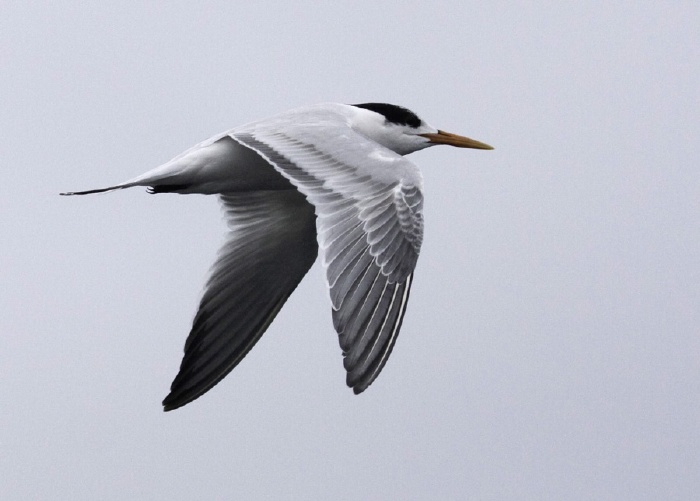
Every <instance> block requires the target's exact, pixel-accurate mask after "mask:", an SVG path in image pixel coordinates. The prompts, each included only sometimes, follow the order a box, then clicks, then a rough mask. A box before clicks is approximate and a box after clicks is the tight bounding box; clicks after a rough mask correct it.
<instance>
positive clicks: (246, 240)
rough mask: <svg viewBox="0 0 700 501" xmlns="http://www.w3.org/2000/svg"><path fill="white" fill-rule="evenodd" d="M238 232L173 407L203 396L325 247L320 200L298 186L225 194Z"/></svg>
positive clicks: (203, 311) (227, 247)
mask: <svg viewBox="0 0 700 501" xmlns="http://www.w3.org/2000/svg"><path fill="white" fill-rule="evenodd" d="M221 201H222V203H223V208H224V211H225V214H226V219H227V223H228V225H229V227H230V228H231V232H230V234H229V237H228V239H227V241H226V243H225V244H224V246H223V248H222V249H221V250H220V252H219V258H218V259H217V261H216V263H215V264H214V267H213V269H212V274H211V277H210V278H209V281H208V282H207V285H206V290H205V292H204V296H203V297H202V300H201V303H200V305H199V311H198V312H197V315H196V317H195V319H194V322H193V325H192V331H191V333H190V335H189V337H188V338H187V342H186V343H185V356H184V358H183V359H182V364H181V366H180V372H179V373H178V375H177V377H176V378H175V380H174V381H173V383H172V386H171V390H170V394H169V395H168V396H167V397H166V398H165V400H164V401H163V405H164V407H165V410H166V411H168V410H172V409H176V408H178V407H181V406H183V405H185V404H187V403H188V402H191V401H192V400H194V399H196V398H198V397H199V396H201V395H202V394H204V393H205V392H207V391H208V390H209V389H211V387H212V386H214V385H215V384H217V383H218V382H219V381H221V379H223V378H224V377H225V376H226V375H227V374H228V373H229V372H230V371H231V370H233V368H234V367H236V365H238V363H239V362H240V361H241V360H242V359H243V357H244V356H245V355H246V354H247V353H248V351H249V350H250V349H251V348H252V347H253V346H254V345H255V343H256V342H257V341H258V339H260V336H262V334H263V333H264V332H265V330H266V329H267V327H268V326H269V325H270V323H271V322H272V320H273V319H274V318H275V315H277V313H278V312H279V310H280V308H282V305H283V304H284V302H285V301H286V300H287V298H288V297H289V295H290V294H291V293H292V292H293V291H294V289H295V288H296V286H297V285H298V284H299V282H300V281H301V279H302V278H303V277H304V275H305V274H306V272H307V271H308V270H309V268H310V267H311V265H312V264H313V262H314V261H315V260H316V256H317V254H318V247H317V244H316V228H315V225H314V221H315V219H316V217H315V215H314V210H313V206H311V205H310V204H309V203H308V202H307V201H306V199H305V198H304V196H303V195H302V194H300V193H299V192H298V191H296V190H294V189H289V190H278V191H257V192H247V193H235V194H233V193H231V194H224V195H222V196H221Z"/></svg>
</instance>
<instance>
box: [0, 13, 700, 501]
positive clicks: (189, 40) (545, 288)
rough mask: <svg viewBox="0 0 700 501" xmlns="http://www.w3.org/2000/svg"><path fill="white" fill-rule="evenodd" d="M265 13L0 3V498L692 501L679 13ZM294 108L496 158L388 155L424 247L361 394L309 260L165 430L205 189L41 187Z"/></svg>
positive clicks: (689, 128) (209, 243)
mask: <svg viewBox="0 0 700 501" xmlns="http://www.w3.org/2000/svg"><path fill="white" fill-rule="evenodd" d="M7 4H9V5H7ZM281 4H282V3H281V2H279V5H278V3H277V2H274V3H265V2H262V3H259V2H235V1H226V2H200V3H197V4H196V6H195V4H193V3H191V2H178V3H174V4H173V3H171V4H168V5H166V4H161V5H159V4H157V3H155V2H152V3H148V4H146V3H145V2H144V3H141V2H138V3H130V4H125V3H117V4H115V5H111V4H108V3H106V2H100V3H97V2H95V5H92V6H86V5H85V4H84V3H83V2H73V3H71V2H51V3H48V2H47V3H41V2H6V4H4V5H3V7H2V9H0V11H1V12H0V14H2V15H0V58H1V59H0V62H1V65H0V66H1V67H2V72H1V74H0V96H2V112H1V113H0V132H1V133H2V141H1V142H0V162H2V180H3V182H2V183H1V184H0V194H1V195H0V209H1V211H2V212H1V213H2V216H1V217H0V232H1V233H0V239H1V241H2V245H0V263H2V264H1V265H0V266H1V268H0V269H1V270H2V283H3V284H2V285H3V286H2V288H0V312H1V315H0V332H1V333H2V335H1V336H0V374H1V376H2V377H1V381H2V384H0V402H1V403H2V404H1V405H0V450H1V451H2V453H1V454H0V478H1V479H2V481H0V498H2V499H30V498H31V499H164V498H168V499H265V498H268V499H269V498H278V499H281V498H285V499H353V500H354V499H430V498H432V499H460V498H461V499H517V500H522V499H533V500H534V499H537V500H542V499H552V500H559V499H582V500H583V499H690V498H691V497H693V496H695V495H697V492H698V491H699V490H700V474H698V472H699V471H700V336H699V335H698V334H699V332H700V313H699V312H698V311H699V308H698V306H699V304H700V224H699V220H700V170H699V168H698V160H699V159H700V141H698V137H699V136H700V114H699V113H698V111H699V110H700V32H699V31H698V26H700V7H699V6H698V3H697V2H682V1H678V2H658V3H654V2H618V3H617V5H611V3H610V2H581V3H580V4H579V5H571V4H570V3H561V2H560V3H555V2H531V3H522V4H515V3H511V2H486V3H484V2H478V3H472V4H469V3H465V2H456V1H455V2H405V1H402V2H395V3H386V2H347V3H333V4H331V3H330V2H329V3H327V4H320V3H316V2H293V3H292V2H289V3H288V4H285V6H282V7H280V5H281ZM640 4H643V5H640ZM117 5H118V6H117ZM321 101H340V102H345V103H356V102H366V101H386V102H390V103H395V104H400V105H404V106H407V107H409V108H411V109H413V110H414V111H416V112H417V113H418V114H419V115H420V116H421V117H422V118H424V119H425V120H426V121H428V122H429V123H431V124H433V125H435V126H437V127H439V128H442V129H445V130H448V131H452V132H455V133H459V134H464V135H467V136H470V137H474V138H476V139H479V140H482V141H485V142H487V143H490V144H493V145H494V146H495V147H496V150H495V151H493V152H483V151H465V150H458V149H454V148H448V147H442V148H431V149H429V150H426V151H423V152H419V153H417V154H414V155H412V156H411V158H412V160H413V161H415V162H416V163H418V164H419V165H420V166H421V167H422V170H423V173H424V176H425V197H426V203H425V211H426V213H425V218H426V233H425V241H424V245H423V250H422V254H421V258H420V260H419V262H418V268H417V272H416V278H415V282H414V287H413V291H412V294H411V301H410V304H409V308H408V313H407V314H406V318H405V321H404V324H403V329H402V332H401V336H400V338H399V340H398V343H397V345H396V347H395V349H394V352H393V354H392V357H391V359H390V361H389V363H388V364H387V366H386V367H385V369H384V371H383V373H382V374H381V376H380V377H379V379H378V380H377V381H376V382H375V383H374V385H373V386H372V387H371V388H370V389H369V390H368V391H367V392H365V393H364V394H362V395H361V396H354V395H353V394H352V392H351V391H350V390H349V389H347V388H346V387H345V384H344V381H345V379H344V378H345V373H344V370H343V367H342V357H341V354H340V349H339V347H338V343H337V339H336V336H335V333H334V331H333V327H332V323H331V315H330V307H329V299H328V296H327V292H326V290H325V284H324V279H323V276H322V272H321V269H320V267H319V265H318V264H317V265H315V266H314V268H312V270H311V272H310V273H309V275H308V276H307V278H306V279H305V280H304V281H303V282H302V284H301V285H300V286H299V288H298V289H297V291H296V292H295V294H294V295H293V296H292V298H291V299H290V300H289V302H288V303H287V305H286V306H285V307H284V309H283V310H282V312H281V313H280V315H279V316H278V318H277V319H276V321H275V322H274V323H273V325H272V326H271V328H270V329H269V331H268V332H267V334H266V335H265V336H264V337H263V338H262V340H261V341H260V342H259V343H258V345H257V346H256V347H255V349H254V350H253V351H252V352H251V353H250V354H249V355H248V356H247V357H246V359H245V360H244V361H243V362H242V363H241V364H240V366H239V367H238V368H237V369H236V370H235V371H234V372H233V373H232V374H230V375H229V376H228V377H227V378H226V379H225V380H224V381H223V382H222V383H221V384H219V385H218V386H217V387H215V388H214V389H213V390H212V391H211V392H209V393H208V394H206V395H205V396H204V397H202V398H201V399H199V400H197V401H195V402H194V403H192V404H190V405H188V406H186V407H184V408H182V409H180V410H177V411H175V412H171V413H167V414H164V413H163V412H162V410H161V405H160V402H161V400H162V398H163V397H164V396H165V395H166V394H167V391H168V389H169V386H170V383H171V380H172V378H173V377H174V376H175V374H176V373H177V369H178V367H179V364H180V360H181V353H182V347H183V344H184V341H185V338H186V336H187V333H188V331H189V327H190V323H191V321H192V318H193V315H194V313H195V309H196V306H197V303H198V299H199V295H200V293H201V291H202V287H203V284H204V280H205V278H206V275H207V271H208V268H209V266H210V265H211V264H212V262H213V259H214V256H215V254H216V250H217V248H218V246H219V245H220V243H221V242H222V241H223V235H224V229H225V226H224V224H223V222H222V220H221V216H220V212H219V208H218V205H217V202H216V200H215V198H213V197H203V196H177V195H159V196H150V195H147V194H146V193H145V191H144V190H138V189H135V190H128V191H124V192H118V193H111V194H106V195H100V196H92V197H82V198H61V197H59V196H58V195H57V194H58V192H60V191H66V190H78V189H89V188H97V187H102V186H105V185H109V184H111V183H114V182H119V181H123V180H125V179H128V178H130V177H132V176H134V175H137V174H140V173H142V172H144V171H146V170H148V169H150V168H152V167H154V166H156V165H158V164H160V163H163V162H165V161H167V160H169V159H170V158H171V157H173V156H175V155H177V154H178V153H180V152H181V151H183V150H185V149H186V148H188V147H190V146H191V145H193V144H195V143H197V142H199V141H200V140H203V139H206V138H207V137H208V136H210V135H213V134H215V133H217V132H220V131H222V130H225V129H228V128H231V127H233V126H236V125H239V124H242V123H245V122H248V121H251V120H255V119H259V118H263V117H266V116H269V115H273V114H275V113H278V112H281V111H284V110H286V109H289V108H292V107H296V106H300V105H304V104H311V103H316V102H321Z"/></svg>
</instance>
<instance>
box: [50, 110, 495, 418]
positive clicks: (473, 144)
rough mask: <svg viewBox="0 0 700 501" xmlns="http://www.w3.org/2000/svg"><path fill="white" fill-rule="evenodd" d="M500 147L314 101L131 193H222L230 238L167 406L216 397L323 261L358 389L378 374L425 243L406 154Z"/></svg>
mask: <svg viewBox="0 0 700 501" xmlns="http://www.w3.org/2000/svg"><path fill="white" fill-rule="evenodd" d="M436 144H449V145H452V146H458V147H462V148H477V149H485V150H488V149H493V148H492V147H491V146H489V145H487V144H484V143H481V142H479V141H475V140H473V139H469V138H466V137H463V136H458V135H456V134H450V133H447V132H443V131H441V130H438V129H435V128H434V127H432V126H430V125H428V124H427V123H425V122H424V121H422V120H421V119H420V118H418V116H417V115H416V114H415V113H413V112H412V111H410V110H407V109H406V108H402V107H400V106H395V105H391V104H384V103H365V104H356V105H345V104H337V103H326V104H318V105H314V106H307V107H303V108H298V109H295V110H291V111H288V112H286V113H282V114H280V115H277V116H275V117H272V118H268V119H266V120H261V121H258V122H253V123H250V124H248V125H243V126H241V127H237V128H235V129H232V130H229V131H227V132H224V133H222V134H218V135H216V136H214V137H212V138H210V139H208V140H206V141H204V142H202V143H200V144H198V145H197V146H195V147H193V148H191V149H189V150H187V151H186V152H184V153H182V154H181V155H179V156H177V157H175V158H174V159H172V160H171V161H169V162H168V163H166V164H164V165H162V166H160V167H157V168H155V169H153V170H151V171H149V172H146V173H145V174H143V175H141V176H138V177H136V178H134V179H131V180H129V181H126V182H124V183H121V184H117V185H114V186H110V187H108V188H102V189H97V190H88V191H79V192H69V193H62V195H86V194H89V193H99V192H104V191H111V190H119V189H123V188H130V187H132V186H146V187H148V190H149V192H150V193H202V194H207V195H212V194H217V195H219V197H220V199H221V202H222V204H223V209H224V212H225V217H226V220H227V224H228V226H229V227H230V229H231V232H230V234H229V237H228V239H227V241H226V243H225V244H224V246H223V248H222V249H221V250H220V252H219V257H218V259H217V261H216V263H215V264H214V266H213V269H212V272H211V276H210V277H209V280H208V281H207V284H206V288H205V291H204V296H203V297H202V300H201V302H200V304H199V310H198V312H197V314H196V316H195V318H194V321H193V325H192V330H191V332H190V334H189V336H188V338H187V341H186V343H185V350H184V351H185V354H184V358H183V360H182V364H181V366H180V371H179V373H178V375H177V376H176V377H175V380H174V381H173V383H172V386H171V391H170V394H169V395H168V396H167V397H166V398H165V400H164V401H163V406H164V409H165V410H166V411H169V410H173V409H176V408H178V407H181V406H183V405H185V404H187V403H189V402H191V401H193V400H195V399H196V398H198V397H200V396H202V395H203V394H204V393H206V392H207V391H209V390H210V389H211V388H212V387H213V386H214V385H216V384H217V383H218V382H219V381H221V380H222V379H223V378H224V377H225V376H226V375H227V374H228V373H229V372H231V370H233V368H234V367H236V365H238V363H239V362H240V361H241V360H242V359H243V357H245V355H246V354H247V353H248V351H249V350H250V349H251V348H252V347H253V346H254V345H255V343H256V342H257V341H258V339H260V336H262V334H263V333H264V332H265V330H266V329H267V328H268V327H269V325H270V323H271V322H272V320H273V319H274V318H275V316H276V315H277V313H278V312H279V311H280V309H281V308H282V306H283V305H284V302H285V301H286V300H287V298H288V297H289V296H290V294H291V293H292V292H293V291H294V289H295V288H296V287H297V285H298V284H299V282H300V281H301V279H302V278H303V277H304V275H306V272H307V271H308V270H309V268H310V267H311V265H312V264H313V263H314V261H315V260H316V256H317V255H318V254H319V251H320V255H321V262H322V264H323V267H324V268H325V272H326V279H327V281H328V287H329V290H330V296H331V303H332V310H333V325H334V327H335V330H336V331H337V332H338V336H339V338H340V347H341V348H342V351H343V357H344V360H343V362H344V366H345V369H346V371H347V385H348V386H349V387H351V388H352V389H353V390H354V392H355V393H356V394H358V393H361V392H362V391H364V390H365V389H367V387H368V386H369V385H370V384H372V382H373V381H374V380H375V379H376V377H377V376H378V375H379V373H380V371H381V370H382V368H383V367H384V364H385V363H386V361H387V358H388V357H389V354H390V353H391V350H392V348H393V346H394V343H395V342H396V338H397V336H398V333H399V329H400V328H401V322H402V320H403V316H404V313H405V311H406V303H407V302H408V294H409V291H410V289H411V283H412V281H413V270H414V268H415V266H416V260H417V259H418V253H419V251H420V246H421V241H422V238H423V193H422V190H423V181H422V176H421V173H420V171H419V170H418V167H416V165H414V164H413V163H411V162H410V161H408V160H407V159H406V158H404V156H403V155H406V154H408V153H412V152H414V151H418V150H421V149H423V148H427V147H428V146H433V145H436Z"/></svg>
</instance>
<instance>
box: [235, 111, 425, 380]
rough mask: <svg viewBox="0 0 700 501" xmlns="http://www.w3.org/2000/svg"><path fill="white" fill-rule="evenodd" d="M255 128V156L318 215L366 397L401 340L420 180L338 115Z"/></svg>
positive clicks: (342, 327)
mask: <svg viewBox="0 0 700 501" xmlns="http://www.w3.org/2000/svg"><path fill="white" fill-rule="evenodd" d="M312 118H313V120H311V119H310V120H309V121H308V123H305V122H304V121H303V119H300V117H299V116H295V117H292V118H291V119H290V120H289V122H288V123H285V122H284V119H283V118H281V119H278V120H277V121H276V122H274V123H272V124H267V123H266V124H263V125H256V124H253V126H250V127H248V128H246V129H245V130H240V129H239V130H238V131H234V132H232V134H231V136H232V137H233V138H234V139H236V140H237V141H240V142H241V143H242V144H244V145H246V146H248V147H250V148H252V149H254V150H256V151H257V152H258V153H260V154H261V155H262V156H263V157H265V158H266V159H267V160H268V161H269V162H270V163H271V164H272V165H273V166H275V167H276V168H277V169H278V170H279V172H280V173H281V174H282V175H284V176H285V177H286V178H287V179H289V181H290V182H291V183H292V184H293V185H295V186H296V187H297V189H298V190H299V191H300V192H301V193H303V194H304V195H306V197H307V199H308V200H309V202H311V203H312V204H313V205H314V206H315V208H316V215H317V221H316V225H317V230H318V242H319V246H320V249H321V255H322V260H323V265H324V267H325V268H326V277H327V280H328V285H329V287H330V294H331V300H332V303H333V322H334V326H335V328H336V330H337V332H338V334H339V337H340V346H341V348H342V350H343V355H344V357H345V358H344V365H345V369H346V370H347V372H348V375H347V384H348V386H350V387H352V388H353V389H354V391H355V393H360V392H362V391H364V390H365V389H366V388H367V387H368V386H369V385H370V384H371V383H372V382H373V381H374V379H375V378H376V377H377V376H378V375H379V372H380V371H381V370H382V368H383V367H384V364H385V363H386V360H387V358H388V356H389V354H390V353H391V350H392V348H393V346H394V342H395V341H396V337H397V335H398V333H399V329H400V327H401V321H402V319H403V315H404V313H405V311H406V303H407V301H408V295H409V291H410V287H411V282H412V278H413V270H414V268H415V265H416V260H417V258H418V253H419V250H420V245H421V241H422V235H423V215H422V207H423V197H422V193H421V187H422V180H421V176H420V173H419V171H418V169H417V167H416V166H415V165H413V164H412V163H411V162H409V161H408V160H406V159H405V158H404V157H402V156H400V155H398V154H396V153H394V152H393V151H391V150H388V149H386V148H384V147H382V146H380V145H379V144H377V143H375V142H374V141H371V140H369V139H367V138H366V137H364V136H362V135H360V134H358V133H356V132H355V131H353V130H352V129H351V128H350V127H349V126H348V125H347V124H346V123H344V122H343V121H342V120H339V119H337V118H334V117H329V118H328V119H327V120H325V121H324V120H319V119H318V115H314V116H313V117H312Z"/></svg>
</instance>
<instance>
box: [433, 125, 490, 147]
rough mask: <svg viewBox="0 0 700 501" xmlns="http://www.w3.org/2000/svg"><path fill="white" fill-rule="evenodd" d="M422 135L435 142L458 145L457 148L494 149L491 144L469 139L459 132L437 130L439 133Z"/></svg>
mask: <svg viewBox="0 0 700 501" xmlns="http://www.w3.org/2000/svg"><path fill="white" fill-rule="evenodd" d="M421 136H423V137H425V138H427V139H428V141H430V142H431V143H433V144H449V145H450V146H456V147H457V148H475V149H477V150H492V149H493V146H489V145H488V144H486V143H482V142H480V141H477V140H475V139H469V138H468V137H464V136H458V135H457V134H452V133H450V132H445V131H442V130H439V131H437V134H421Z"/></svg>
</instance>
